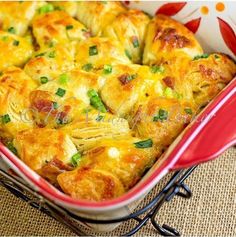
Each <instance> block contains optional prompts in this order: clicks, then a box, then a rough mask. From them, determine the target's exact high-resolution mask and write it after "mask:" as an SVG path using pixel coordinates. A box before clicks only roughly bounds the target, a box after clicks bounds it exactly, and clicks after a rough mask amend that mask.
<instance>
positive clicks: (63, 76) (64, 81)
mask: <svg viewBox="0 0 236 237" xmlns="http://www.w3.org/2000/svg"><path fill="white" fill-rule="evenodd" d="M69 79H70V78H69V76H68V75H67V74H66V73H63V74H61V75H60V76H59V83H60V84H67V83H68V81H69Z"/></svg>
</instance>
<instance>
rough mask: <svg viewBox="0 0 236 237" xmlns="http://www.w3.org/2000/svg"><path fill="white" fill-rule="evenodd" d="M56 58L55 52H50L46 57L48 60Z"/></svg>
mask: <svg viewBox="0 0 236 237" xmlns="http://www.w3.org/2000/svg"><path fill="white" fill-rule="evenodd" d="M55 56H56V52H55V51H51V52H50V53H49V54H48V57H49V58H55Z"/></svg>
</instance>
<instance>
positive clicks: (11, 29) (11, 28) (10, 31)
mask: <svg viewBox="0 0 236 237" xmlns="http://www.w3.org/2000/svg"><path fill="white" fill-rule="evenodd" d="M7 31H8V32H9V33H11V34H15V33H16V30H15V28H14V27H10V28H8V29H7Z"/></svg>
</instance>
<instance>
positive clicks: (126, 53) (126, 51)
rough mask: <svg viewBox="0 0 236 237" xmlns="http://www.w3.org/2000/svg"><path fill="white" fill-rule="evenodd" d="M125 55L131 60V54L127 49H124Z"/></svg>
mask: <svg viewBox="0 0 236 237" xmlns="http://www.w3.org/2000/svg"><path fill="white" fill-rule="evenodd" d="M125 55H126V56H127V58H128V59H130V60H132V56H131V54H130V53H129V51H128V50H127V49H126V50H125Z"/></svg>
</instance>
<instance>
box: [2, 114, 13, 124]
mask: <svg viewBox="0 0 236 237" xmlns="http://www.w3.org/2000/svg"><path fill="white" fill-rule="evenodd" d="M1 118H2V123H3V124H7V123H9V122H11V118H10V116H9V114H5V115H3V116H2V117H1Z"/></svg>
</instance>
